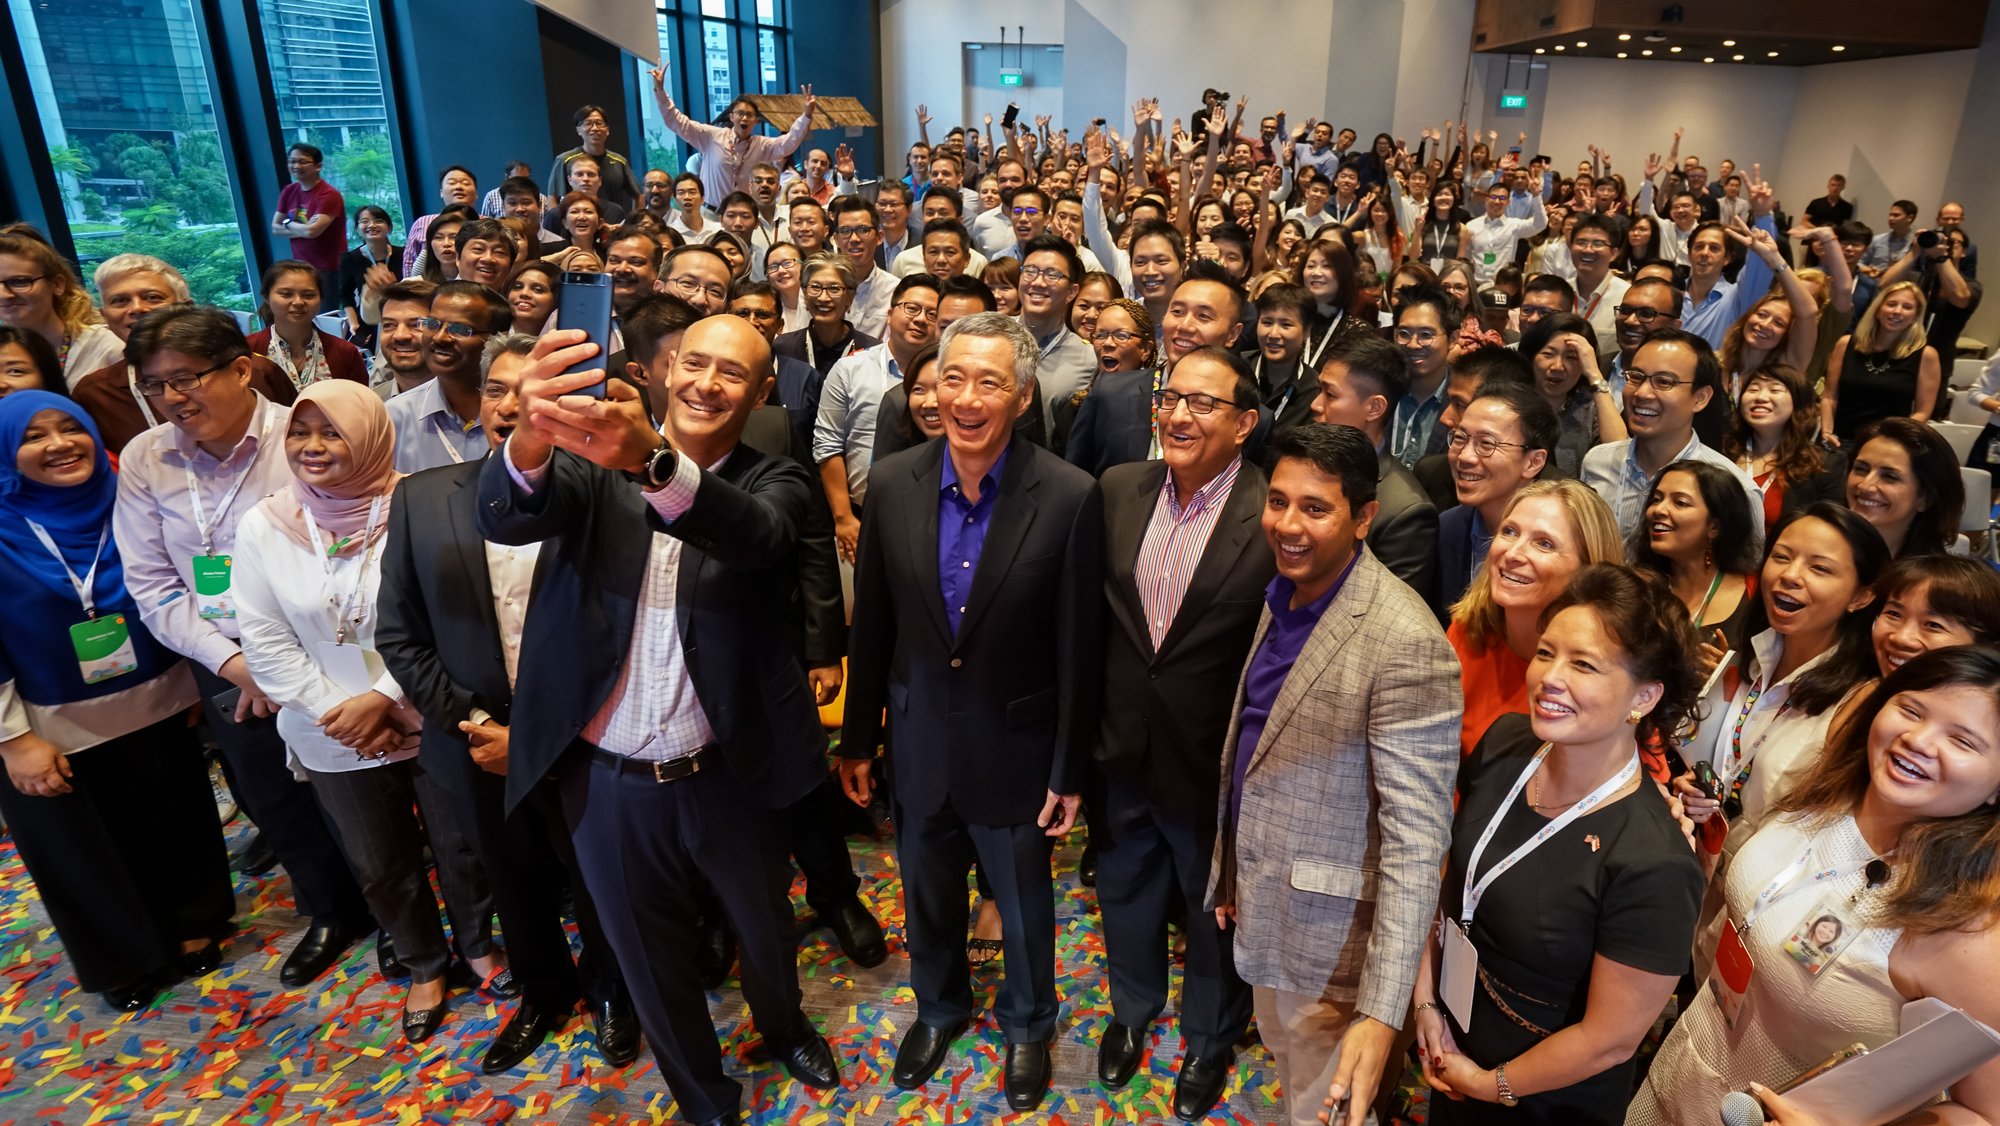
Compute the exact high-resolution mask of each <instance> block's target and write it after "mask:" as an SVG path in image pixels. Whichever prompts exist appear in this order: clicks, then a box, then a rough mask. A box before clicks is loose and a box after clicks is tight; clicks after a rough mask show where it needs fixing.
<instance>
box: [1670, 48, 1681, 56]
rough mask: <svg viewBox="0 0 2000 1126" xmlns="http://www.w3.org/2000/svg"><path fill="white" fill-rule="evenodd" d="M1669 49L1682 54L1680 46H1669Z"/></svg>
mask: <svg viewBox="0 0 2000 1126" xmlns="http://www.w3.org/2000/svg"><path fill="white" fill-rule="evenodd" d="M1667 50H1669V51H1671V52H1673V53H1674V54H1676V55H1678V54H1680V53H1681V49H1680V48H1679V47H1669V48H1667Z"/></svg>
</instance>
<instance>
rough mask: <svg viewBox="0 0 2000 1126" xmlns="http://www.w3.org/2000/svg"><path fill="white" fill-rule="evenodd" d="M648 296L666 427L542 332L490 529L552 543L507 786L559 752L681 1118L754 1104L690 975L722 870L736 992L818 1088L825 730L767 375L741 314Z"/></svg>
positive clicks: (490, 501) (483, 520)
mask: <svg viewBox="0 0 2000 1126" xmlns="http://www.w3.org/2000/svg"><path fill="white" fill-rule="evenodd" d="M651 307H653V306H652V305H648V304H644V303H642V304H641V305H640V306H637V307H635V308H634V310H633V312H632V313H631V314H629V315H628V316H627V317H626V318H625V323H624V326H623V328H624V333H625V339H626V344H627V347H628V348H629V349H630V351H631V353H632V355H633V357H634V358H635V359H636V360H638V362H640V363H642V364H644V365H645V367H646V369H647V380H646V383H647V394H648V395H649V396H650V398H651V404H652V408H653V412H654V413H656V414H657V415H659V416H660V417H661V418H663V419H664V422H663V423H662V424H661V425H660V426H658V427H655V425H654V424H653V422H652V421H651V419H650V418H649V417H648V413H647V410H646V407H645V405H644V404H642V403H641V401H640V400H639V397H638V392H637V391H635V390H633V389H632V388H630V387H629V386H628V385H625V384H623V383H616V382H614V383H611V384H608V385H607V387H606V389H605V390H606V397H605V398H603V399H594V398H584V397H581V396H579V395H578V393H579V392H582V391H584V390H586V389H587V388H592V387H594V386H595V385H596V384H597V383H599V382H600V381H601V380H602V378H603V376H602V372H600V371H585V372H582V373H580V374H575V375H564V374H562V373H563V372H564V371H566V370H567V369H569V368H570V366H571V365H573V364H577V363H583V362H587V361H590V360H592V359H594V358H595V347H594V346H593V345H590V344H588V343H587V342H586V341H585V339H584V334H583V333H581V332H575V331H558V332H554V333H550V334H548V335H546V336H544V337H542V338H541V340H540V341H539V342H538V343H537V345H536V346H535V349H534V354H533V362H532V363H530V364H529V366H528V368H527V369H526V370H525V371H524V372H523V373H522V377H521V397H522V399H523V401H524V403H525V404H526V410H525V412H524V413H525V415H526V420H527V423H526V425H524V426H522V427H521V428H519V429H517V430H515V431H514V433H513V434H512V435H511V436H510V437H509V438H508V440H507V444H506V446H505V447H504V448H503V449H502V451H501V452H500V454H499V455H498V456H495V457H489V458H488V459H486V464H485V467H484V469H483V471H482V472H481V475H480V482H479V499H480V505H481V508H480V514H479V530H480V532H481V533H482V534H483V535H484V536H486V538H488V539H490V540H493V541H495V542H497V543H503V544H524V543H532V542H536V541H546V542H544V543H543V547H542V551H543V552H544V553H546V554H549V555H551V556H552V557H551V558H549V559H547V560H546V564H545V566H544V567H543V568H542V574H541V581H540V584H539V586H538V587H537V589H536V592H535V600H534V603H533V605H532V606H531V607H530V608H529V612H528V621H527V625H526V628H525V631H524V635H523V649H524V652H526V653H527V654H528V656H527V659H526V661H525V662H524V663H523V666H522V669H521V676H520V682H519V686H518V694H519V695H520V696H521V697H522V698H524V699H532V700H534V701H535V704H536V706H535V707H534V708H532V709H523V710H521V711H520V712H519V713H518V714H516V715H515V716H514V724H513V727H512V731H511V737H510V741H511V747H510V759H511V763H510V767H509V770H508V774H507V800H508V805H509V807H510V809H511V808H514V807H518V806H519V805H520V803H521V802H522V800H523V799H524V798H525V797H526V795H527V792H528V791H529V790H530V789H531V788H533V787H534V786H535V785H536V784H537V783H539V782H540V780H541V779H542V778H544V777H545V776H547V775H549V774H551V773H553V774H554V775H555V780H556V784H557V787H558V791H559V793H560V795H561V802H562V809H563V818H564V821H565V823H566V824H567V826H568V828H569V832H570V836H571V839H572V841H573V842H574V843H575V845H576V852H577V861H578V865H579V867H580V868H581V869H582V871H583V878H584V883H585V885H586V887H587V888H588V889H589V890H590V892H591V894H592V896H593V898H594V899H595V901H596V902H597V904H598V909H599V915H600V918H601V919H602V921H603V924H604V930H605V934H606V936H607V938H608V939H609V941H610V944H611V947H612V950H613V951H614V952H615V953H616V954H617V957H618V965H619V968H620V970H621V971H622V972H623V973H624V975H625V980H626V982H627V984H628V985H630V987H631V990H632V995H633V1004H634V1007H635V1008H636V1009H637V1010H638V1013H639V1024H640V1027H641V1028H642V1029H644V1031H645V1034H646V1040H647V1042H648V1043H649V1044H651V1045H652V1047H653V1054H654V1056H655V1058H656V1059H657V1060H658V1061H659V1065H660V1071H661V1074H662V1075H663V1076H664V1077H665V1079H666V1083H667V1087H668V1090H669V1091H670V1092H671V1093H672V1094H673V1096H674V1098H675V1100H676V1101H677V1102H678V1103H679V1104H680V1113H681V1115H682V1117H684V1118H686V1119H688V1120H690V1121H693V1122H697V1123H702V1124H704V1126H709V1124H717V1123H736V1122H738V1121H740V1118H739V1105H740V1103H741V1099H742V1090H741V1088H740V1086H739V1085H738V1084H737V1083H736V1082H735V1081H734V1080H732V1079H730V1078H729V1077H728V1076H727V1075H725V1074H724V1073H723V1070H722V1059H721V1052H720V1050H719V1048H718V1046H717V1044H716V1040H715V1030H714V1026H713V1024H712V1023H711V1022H710V1019H709V1014H708V1004H707V998H706V996H705V995H704V993H703V992H702V990H701V987H700V984H699V982H698V980H697V974H696V968H695V947H696V944H697V942H698V933H697V929H696V926H695V923H694V920H693V918H692V915H693V911H692V907H691V905H692V904H693V902H694V901H695V897H696V894H697V892H696V888H697V885H698V884H699V883H700V882H703V881H705V882H706V883H708V884H709V885H711V886H712V887H713V888H714V889H715V893H716V895H717V896H718V897H719V898H720V899H721V901H722V903H723V907H724V910H725V911H726V912H727V914H728V917H729V921H730V923H731V924H732V925H733V927H734V929H735V931H736V933H737V935H738V936H739V941H740V944H741V945H740V956H741V967H742V980H743V993H744V997H745V999H746V1000H748V1002H749V1004H750V1012H751V1017H752V1019H753V1020H754V1021H755V1023H756V1026H757V1029H758V1031H759V1032H760V1033H761V1034H762V1035H763V1038H764V1042H765V1044H766V1046H767V1047H768V1048H769V1049H770V1052H771V1055H773V1056H774V1057H776V1058H777V1059H779V1060H780V1061H781V1062H782V1063H783V1064H784V1066H785V1068H786V1070H787V1071H789V1072H790V1073H791V1074H792V1075H793V1076H794V1077H795V1078H797V1079H799V1080H800V1081H801V1082H803V1083H806V1084H808V1085H810V1086H814V1087H822V1088H824V1087H832V1086H835V1085H837V1084H838V1083H839V1081H840V1073H839V1065H838V1063H837V1061H836V1060H835V1058H834V1055H833V1052H832V1050H831V1049H830V1048H829V1047H828V1046H827V1043H826V1040H825V1039H824V1038H823V1037H821V1036H820V1034H819V1032H818V1031H817V1030H816V1029H815V1028H814V1027H813V1026H812V1024H811V1022H810V1021H808V1020H807V1019H806V1016H805V1013H804V1012H803V1011H802V1009H801V1007H800V996H799V985H798V967H797V947H796V942H795V940H794V937H793V933H792V912H791V903H790V900H789V898H788V897H787V891H788V889H789V887H790V883H791V866H790V864H789V863H788V862H787V851H788V849H787V833H786V824H785V814H784V811H785V810H786V809H787V808H788V807H789V806H791V805H793V804H794V803H796V802H797V801H798V800H799V799H800V798H802V797H804V796H805V795H806V794H807V793H808V792H810V791H811V790H812V789H813V787H815V786H817V785H818V784H819V783H820V781H821V779H823V778H824V777H825V765H824V763H823V761H822V756H823V755H824V753H825V746H826V744H825V741H824V739H825V737H824V733H823V732H822V730H821V729H820V726H819V715H818V712H817V709H815V708H814V706H813V696H812V691H811V689H810V688H809V687H808V685H807V680H806V672H805V669H804V667H803V666H802V664H801V663H800V661H799V656H798V655H799V652H800V647H801V645H802V643H803V642H802V635H803V632H804V628H805V620H804V615H803V614H801V613H800V612H799V610H798V605H797V602H796V600H794V599H789V598H779V597H773V595H772V592H773V591H785V590H793V589H796V588H797V587H798V585H799V576H798V552H797V550H796V548H797V544H798V541H799V536H800V535H801V533H802V530H803V529H804V527H805V525H806V523H807V520H808V513H809V508H810V506H811V505H812V503H813V492H812V482H811V480H810V477H809V476H808V474H807V471H806V470H805V469H804V468H803V467H802V466H800V465H798V464H797V463H796V462H793V461H791V460H789V459H784V458H773V457H769V456H767V455H765V454H761V453H759V452H757V451H755V450H753V449H750V448H749V447H747V446H744V445H742V444H740V441H739V439H740V438H741V436H742V432H743V428H744V425H745V424H746V422H747V421H748V419H749V417H750V415H751V413H752V412H753V411H755V410H756V408H757V407H758V406H759V405H760V404H761V403H762V402H763V401H764V399H765V397H766V396H767V395H768V394H769V392H770V386H771V352H770V346H769V345H767V344H766V343H765V342H764V339H763V337H762V336H761V335H759V334H758V332H757V330H756V329H754V328H752V327H751V326H750V325H748V324H746V323H744V321H743V320H742V318H739V317H733V316H729V315H727V314H724V315H721V316H713V317H709V318H708V319H706V320H702V321H699V322H697V323H696V324H695V325H694V326H693V327H692V328H689V329H688V330H687V332H686V334H685V335H684V336H683V337H682V338H681V341H680V345H679V347H678V348H676V349H671V350H669V349H666V348H663V347H661V346H660V344H661V339H660V338H661V337H663V336H664V335H665V333H664V332H656V331H654V328H653V326H651V325H649V324H648V323H647V318H646V316H645V314H646V312H647V311H648V309H650V308H651Z"/></svg>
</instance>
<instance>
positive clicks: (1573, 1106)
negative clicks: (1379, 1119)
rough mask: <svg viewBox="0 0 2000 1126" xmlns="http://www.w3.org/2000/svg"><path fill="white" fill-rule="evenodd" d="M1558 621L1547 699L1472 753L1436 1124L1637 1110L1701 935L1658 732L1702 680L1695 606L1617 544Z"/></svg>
mask: <svg viewBox="0 0 2000 1126" xmlns="http://www.w3.org/2000/svg"><path fill="white" fill-rule="evenodd" d="M1543 621H1544V626H1543V630H1542V637H1541V640H1540V641H1539V642H1538V643H1537V646H1536V649H1535V655H1534V658H1533V660H1532V661H1531V663H1530V664H1529V666H1528V700H1529V712H1530V714H1529V715H1526V716H1520V715H1509V716H1503V717H1501V718H1500V719H1499V720H1498V721H1496V722H1495V723H1494V724H1493V726H1492V727H1490V728H1488V729H1487V732H1486V735H1485V737H1484V738H1482V739H1481V740H1480V742H1479V746H1478V747H1476V748H1474V750H1473V752H1472V754H1471V755H1470V756H1469V757H1468V758H1467V759H1466V760H1465V764H1464V766H1463V767H1462V768H1461V770H1460V773H1459V806H1458V816H1457V819H1456V822H1455V824H1454V826H1453V831H1452V845H1451V854H1450V862H1449V865H1448V867H1447V868H1446V871H1445V880H1444V890H1443V893H1442V894H1441V895H1440V897H1439V908H1440V914H1441V916H1442V921H1441V924H1440V928H1439V936H1440V940H1441V943H1442V945H1440V944H1439V943H1432V944H1430V945H1428V946H1427V947H1426V948H1425V951H1424V958H1423V963H1422V966H1421V968H1420V970H1419V972H1418V975H1417V988H1416V994H1415V1001H1416V1009H1417V1047H1418V1050H1419V1052H1420V1053H1421V1055H1422V1058H1423V1061H1424V1080H1425V1082H1427V1083H1428V1084H1430V1086H1431V1087H1432V1088H1434V1089H1435V1090H1436V1091H1437V1092H1438V1093H1437V1094H1436V1095H1434V1096H1433V1097H1432V1099H1431V1116H1430V1121H1431V1122H1432V1123H1433V1124H1434V1126H1457V1124H1461V1123H1483V1122H1520V1123H1531V1122H1532V1123H1544V1122H1545V1123H1550V1124H1557V1123H1560V1124H1562V1126H1578V1124H1589V1123H1607V1124H1609V1123H1618V1122H1621V1121H1622V1120H1623V1119H1624V1117H1625V1105H1626V1103H1627V1101H1628V1100H1629V1099H1630V1097H1631V1092H1632V1066H1631V1065H1632V1055H1633V1052H1634V1051H1635V1050H1636V1049H1637V1048H1638V1045H1639V1041H1640V1039H1641V1038H1642V1037H1644V1036H1645V1034H1646V1031H1647V1029H1649V1028H1650V1027H1651V1026H1652V1024H1653V1020H1654V1018H1656V1017H1657V1016H1659V1014H1660V1010H1661V1009H1662V1008H1664V1007H1665V1005H1666V1002H1667V998H1668V997H1669V996H1670V995H1671V994H1672V993H1673V989H1674V983H1675V982H1676V981H1677V980H1678V978H1679V977H1680V975H1681V974H1682V973H1683V972H1684V971H1685V970H1686V968H1687V965H1688V957H1689V951H1690V949H1691V948H1692V946H1693V941H1694V928H1695V920H1696V916H1697V913H1698V911H1699V909H1700V904H1701V886H1702V874H1701V867H1700V865H1699V864H1698V863H1697V862H1696V860H1695V856H1694V851H1693V849H1692V847H1691V846H1690V844H1689V842H1688V840H1687V839H1686V838H1685V837H1684V836H1683V834H1682V832H1681V827H1680V825H1679V824H1678V823H1677V821H1676V819H1675V816H1674V813H1673V811H1672V809H1671V807H1670V806H1669V805H1668V803H1667V800H1666V799H1665V798H1664V797H1663V796H1662V791H1661V790H1660V789H1659V788H1658V787H1657V786H1656V785H1654V784H1653V783H1651V782H1650V781H1649V780H1648V779H1647V777H1646V774H1645V772H1644V770H1643V768H1642V767H1641V765H1640V758H1639V751H1638V748H1639V746H1640V745H1642V744H1651V743H1655V742H1656V741H1661V740H1664V739H1666V738H1668V737H1670V736H1671V734H1672V732H1673V731H1674V730H1675V728H1676V727H1678V726H1679V725H1680V722H1681V720H1682V718H1683V717H1684V716H1685V715H1686V713H1687V711H1688V709H1689V708H1690V707H1691V706H1693V704H1694V701H1695V695H1696V692H1697V691H1698V690H1699V688H1700V682H1699V681H1698V680H1697V678H1696V675H1695V669H1694V650H1695V636H1694V627H1693V626H1692V625H1691V624H1690V623H1689V621H1688V611H1687V607H1686V606H1684V605H1682V604H1681V601H1680V600H1679V599H1677V598H1675V597H1674V595H1673V594H1672V592H1670V591H1669V590H1667V589H1666V587H1665V586H1664V585H1663V584H1661V583H1659V582H1658V581H1657V580H1654V579H1651V578H1648V577H1646V576H1644V575H1642V574H1641V573H1639V572H1637V571H1634V570H1632V569H1631V568H1628V567H1622V566H1617V565H1614V564H1598V565H1596V566H1592V567H1587V568H1585V569H1583V570H1582V571H1579V572H1578V573H1577V575H1576V578H1574V579H1573V580H1571V582H1570V585H1569V589H1568V590H1566V591H1565V592H1564V593H1563V595H1562V597H1560V598H1558V599H1557V600H1556V601H1555V602H1554V603H1553V604H1551V605H1550V607H1549V609H1548V612H1547V614H1546V616H1545V617H1544V619H1543ZM1468 873H1470V875H1472V876H1473V877H1475V878H1476V879H1475V880H1473V881H1468V879H1467V876H1468Z"/></svg>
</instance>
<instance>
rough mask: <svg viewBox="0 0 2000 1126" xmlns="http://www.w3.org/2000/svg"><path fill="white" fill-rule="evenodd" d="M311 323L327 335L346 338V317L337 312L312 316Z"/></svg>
mask: <svg viewBox="0 0 2000 1126" xmlns="http://www.w3.org/2000/svg"><path fill="white" fill-rule="evenodd" d="M313 324H314V325H316V326H317V327H318V328H319V330H320V331H321V332H323V333H326V334H327V335H328V336H333V337H338V338H339V339H341V340H345V339H347V318H346V317H343V316H341V315H340V314H339V313H321V314H319V315H318V316H315V317H314V318H313Z"/></svg>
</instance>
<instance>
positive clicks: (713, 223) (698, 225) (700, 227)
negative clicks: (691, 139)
mask: <svg viewBox="0 0 2000 1126" xmlns="http://www.w3.org/2000/svg"><path fill="white" fill-rule="evenodd" d="M666 220H667V226H669V227H672V228H673V229H674V230H675V231H676V232H677V233H678V234H679V235H680V236H681V239H682V240H683V241H684V242H700V243H706V242H707V241H708V240H710V239H712V238H714V237H715V232H716V231H718V230H720V229H721V228H720V227H719V226H717V220H716V218H715V216H713V215H711V214H709V211H708V208H707V207H706V206H704V205H703V203H702V188H701V177H699V176H697V175H695V174H694V173H692V172H683V173H681V174H680V175H678V176H676V177H674V209H673V210H672V211H669V212H667V214H666Z"/></svg>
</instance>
